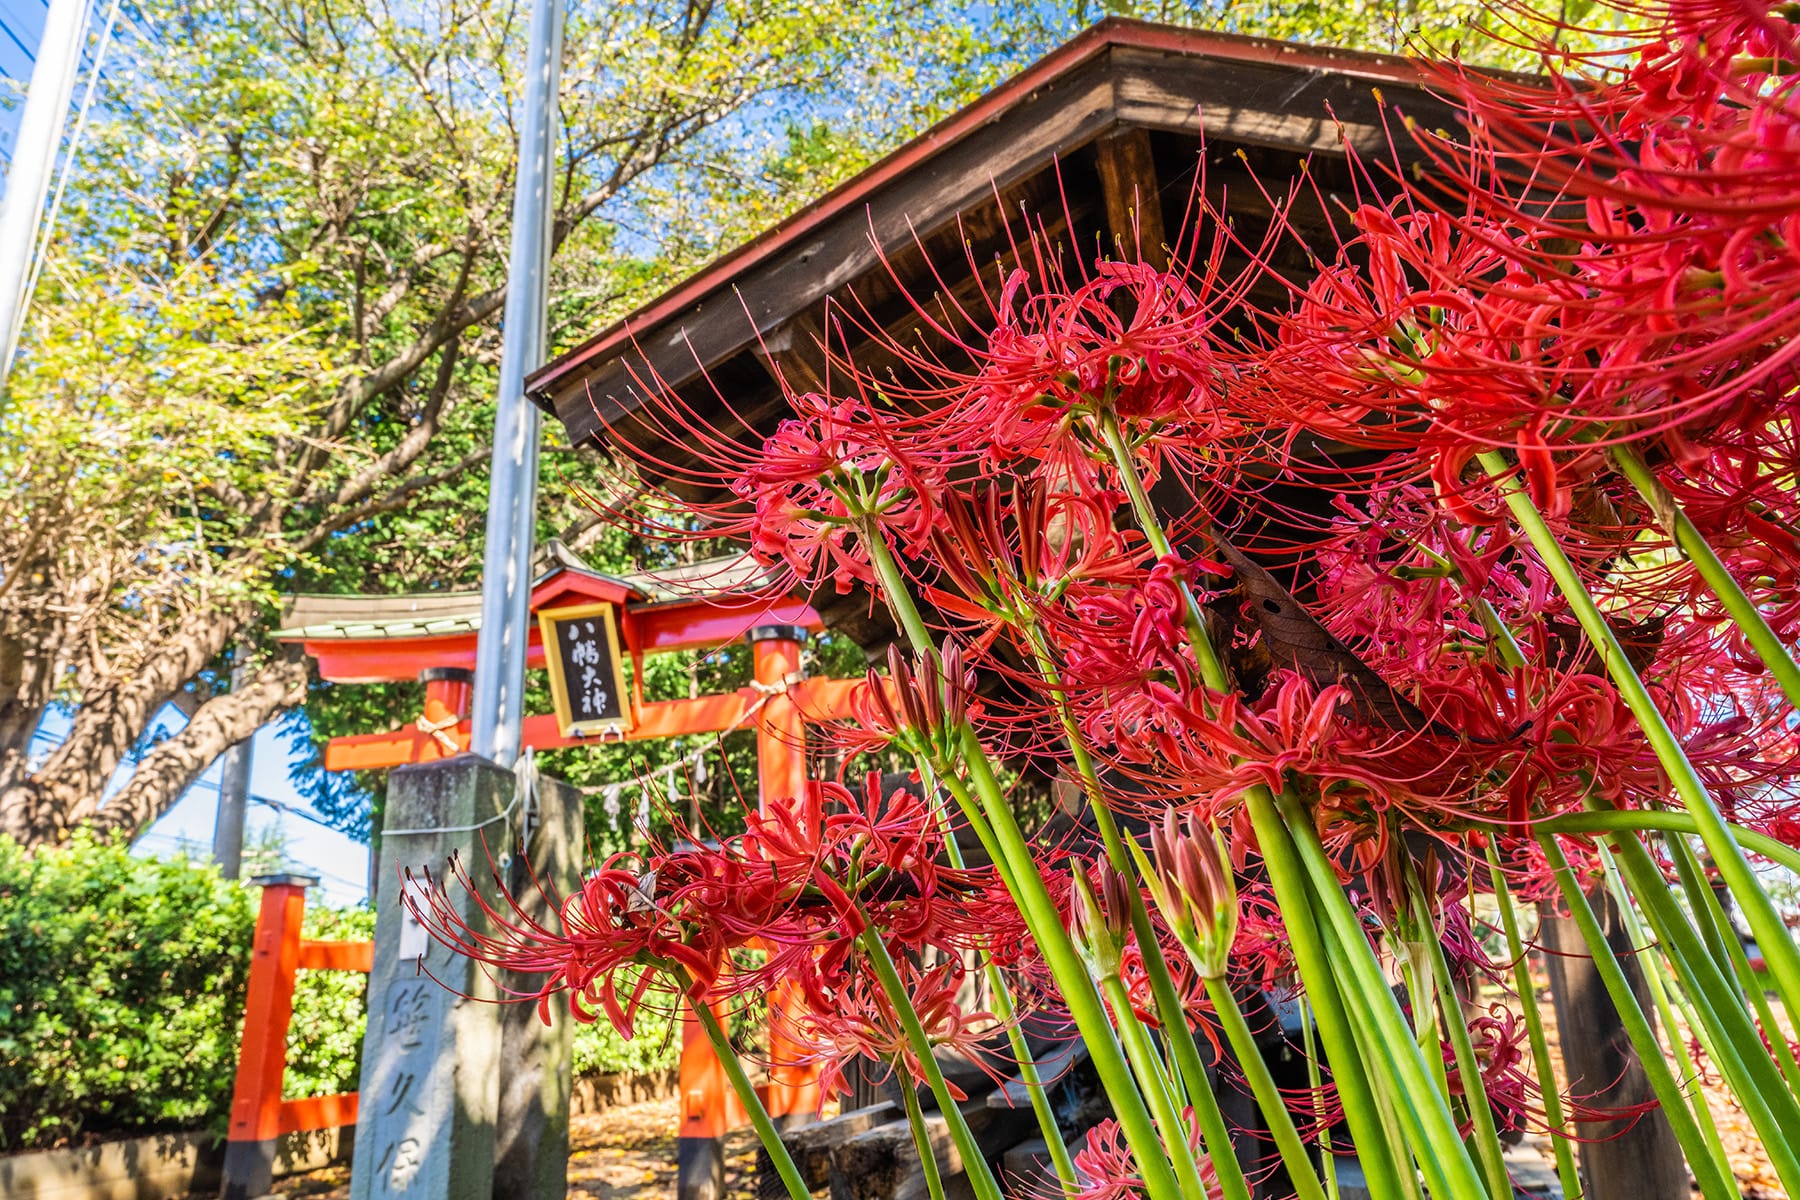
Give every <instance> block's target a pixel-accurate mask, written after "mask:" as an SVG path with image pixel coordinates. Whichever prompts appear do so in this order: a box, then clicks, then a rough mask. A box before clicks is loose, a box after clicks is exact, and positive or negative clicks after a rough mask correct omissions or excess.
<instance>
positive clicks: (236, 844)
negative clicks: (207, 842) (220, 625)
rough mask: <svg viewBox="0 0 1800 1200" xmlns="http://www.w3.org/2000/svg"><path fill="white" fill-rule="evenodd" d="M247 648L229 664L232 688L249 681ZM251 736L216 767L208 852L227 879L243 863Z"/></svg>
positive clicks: (237, 870)
mask: <svg viewBox="0 0 1800 1200" xmlns="http://www.w3.org/2000/svg"><path fill="white" fill-rule="evenodd" d="M247 650H248V647H245V646H239V647H238V648H237V652H236V653H235V654H234V656H233V657H235V658H236V659H237V662H236V663H235V664H234V665H233V666H232V668H231V690H232V691H234V692H235V691H237V690H238V689H239V688H241V687H244V686H245V685H246V684H248V683H249V682H250V664H249V663H248V662H247V661H246V653H247ZM255 739H256V735H255V734H251V735H250V736H249V737H247V738H245V739H244V740H243V741H241V742H237V743H235V744H234V745H233V746H232V747H231V748H230V749H229V750H227V751H225V753H224V754H223V755H222V756H221V757H222V758H223V760H224V761H223V765H222V766H221V767H220V770H219V807H218V810H217V812H216V813H215V814H214V816H213V847H212V854H213V861H214V862H216V863H218V864H219V874H221V875H223V876H224V877H225V878H227V879H236V878H237V877H238V873H239V871H240V869H241V868H242V866H243V861H244V810H245V809H246V808H248V807H249V804H250V755H251V749H250V746H251V743H252V742H253V741H255Z"/></svg>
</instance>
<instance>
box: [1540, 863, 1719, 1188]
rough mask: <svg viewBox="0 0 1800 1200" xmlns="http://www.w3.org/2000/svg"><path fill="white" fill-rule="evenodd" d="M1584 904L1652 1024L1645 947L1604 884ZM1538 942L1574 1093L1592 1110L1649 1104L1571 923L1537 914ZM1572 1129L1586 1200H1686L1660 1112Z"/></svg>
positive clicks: (1631, 1051) (1683, 1171)
mask: <svg viewBox="0 0 1800 1200" xmlns="http://www.w3.org/2000/svg"><path fill="white" fill-rule="evenodd" d="M1588 902H1589V903H1590V904H1592V905H1593V906H1594V914H1595V915H1596V916H1598V917H1599V918H1600V923H1601V926H1602V928H1604V929H1605V930H1606V940H1607V943H1608V944H1609V945H1610V946H1611V947H1612V950H1613V953H1614V954H1615V955H1617V956H1618V959H1619V965H1620V967H1622V968H1623V969H1624V971H1625V978H1626V979H1627V980H1628V981H1629V982H1630V984H1631V990H1632V991H1633V992H1634V993H1635V994H1636V995H1637V998H1638V1003H1639V1005H1640V1006H1641V1007H1642V1008H1643V1009H1644V1012H1645V1015H1646V1016H1648V1017H1649V1018H1650V1021H1651V1024H1652V1025H1653V1026H1654V1024H1655V1021H1656V1017H1655V1012H1654V1010H1653V1009H1652V1008H1651V1007H1650V999H1649V994H1648V992H1647V991H1646V990H1645V986H1644V976H1643V971H1642V970H1641V969H1640V968H1639V966H1638V961H1637V956H1636V953H1635V952H1636V951H1639V950H1641V949H1643V947H1641V946H1633V945H1631V944H1630V939H1629V938H1627V937H1626V935H1625V930H1624V922H1623V921H1621V920H1620V919H1619V911H1618V906H1617V905H1616V904H1615V903H1614V902H1613V898H1612V895H1611V894H1610V893H1609V892H1608V891H1607V890H1606V889H1605V888H1604V887H1600V888H1595V889H1594V890H1593V891H1592V892H1590V893H1589V895H1588ZM1538 943H1539V945H1541V946H1542V947H1543V949H1544V951H1545V954H1544V957H1545V961H1546V963H1547V965H1548V967H1549V973H1550V994H1551V996H1552V998H1553V999H1554V1001H1555V1004H1556V1027H1557V1034H1558V1039H1559V1040H1560V1041H1561V1043H1562V1056H1563V1066H1564V1069H1565V1070H1566V1071H1567V1072H1568V1078H1569V1086H1570V1089H1571V1091H1572V1092H1573V1093H1574V1094H1575V1095H1577V1096H1580V1097H1581V1098H1582V1100H1583V1102H1584V1103H1585V1104H1587V1105H1589V1106H1591V1107H1596V1108H1615V1107H1616V1108H1625V1107H1626V1106H1629V1105H1636V1104H1642V1103H1645V1102H1646V1101H1654V1100H1655V1098H1656V1097H1655V1094H1654V1093H1653V1092H1651V1090H1650V1084H1649V1081H1648V1080H1646V1079H1645V1077H1644V1068H1643V1065H1642V1063H1641V1062H1640V1061H1639V1059H1638V1055H1637V1051H1636V1049H1635V1048H1634V1047H1633V1046H1632V1044H1631V1041H1630V1039H1629V1038H1628V1037H1627V1036H1626V1034H1625V1029H1624V1026H1623V1024H1622V1023H1621V1022H1620V1020H1619V1012H1618V1009H1616V1008H1614V1007H1613V1002H1612V997H1611V996H1609V995H1608V994H1607V991H1606V986H1605V985H1604V984H1603V983H1601V981H1600V973H1599V972H1598V971H1597V970H1595V969H1594V963H1593V958H1592V955H1591V953H1590V952H1589V950H1588V948H1587V944H1586V943H1585V942H1584V941H1583V940H1582V937H1581V933H1580V931H1579V930H1577V929H1576V928H1575V922H1574V921H1573V920H1572V919H1570V918H1568V917H1558V916H1555V915H1554V914H1553V913H1552V912H1551V910H1550V908H1549V906H1548V905H1546V906H1545V907H1544V908H1543V910H1542V911H1541V922H1540V925H1539V933H1538ZM1575 1132H1576V1135H1577V1136H1579V1137H1580V1138H1581V1139H1582V1140H1581V1174H1582V1179H1583V1182H1584V1184H1585V1189H1586V1196H1587V1200H1687V1196H1688V1177H1687V1167H1686V1166H1685V1164H1684V1163H1683V1160H1682V1157H1681V1147H1680V1145H1679V1144H1678V1143H1677V1142H1676V1141H1675V1133H1674V1131H1673V1130H1672V1129H1670V1128H1669V1120H1668V1118H1667V1117H1665V1116H1664V1115H1663V1113H1662V1110H1661V1109H1654V1110H1652V1111H1650V1112H1648V1113H1645V1114H1644V1115H1643V1116H1642V1117H1639V1118H1637V1119H1636V1120H1635V1121H1632V1120H1631V1119H1630V1118H1625V1119H1622V1120H1617V1121H1582V1122H1577V1123H1576V1126H1575Z"/></svg>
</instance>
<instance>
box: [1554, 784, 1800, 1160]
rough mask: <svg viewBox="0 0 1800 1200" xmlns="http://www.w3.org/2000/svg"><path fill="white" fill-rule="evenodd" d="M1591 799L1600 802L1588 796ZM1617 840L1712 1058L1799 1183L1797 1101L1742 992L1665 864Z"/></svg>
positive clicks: (1634, 842) (1629, 841)
mask: <svg viewBox="0 0 1800 1200" xmlns="http://www.w3.org/2000/svg"><path fill="white" fill-rule="evenodd" d="M1589 803H1597V802H1596V801H1594V800H1593V799H1592V798H1590V800H1589ZM1613 843H1614V845H1615V846H1616V847H1617V853H1618V856H1619V863H1620V866H1621V867H1622V868H1623V872H1624V875H1625V878H1626V879H1627V880H1628V881H1629V883H1630V884H1631V891H1632V895H1633V896H1634V897H1635V898H1636V900H1637V902H1638V904H1639V906H1640V907H1641V908H1642V909H1643V912H1644V916H1645V917H1646V918H1648V919H1649V921H1650V927H1651V928H1652V929H1653V930H1655V931H1656V935H1657V937H1658V938H1659V939H1660V941H1661V943H1662V952H1663V954H1664V955H1665V956H1667V958H1668V960H1669V964H1670V966H1671V967H1673V968H1674V969H1675V972H1676V975H1677V978H1679V979H1680V980H1681V983H1682V987H1683V989H1684V990H1685V991H1686V993H1687V997H1688V1000H1689V1002H1690V1003H1691V1004H1692V1005H1693V1007H1694V1012H1695V1014H1696V1016H1698V1018H1699V1020H1700V1022H1701V1025H1702V1027H1704V1028H1705V1029H1707V1031H1708V1032H1709V1033H1710V1034H1711V1036H1712V1039H1713V1044H1712V1052H1713V1062H1714V1064H1715V1065H1716V1066H1717V1067H1718V1068H1719V1072H1720V1074H1722V1075H1723V1076H1724V1077H1725V1079H1726V1080H1727V1082H1729V1083H1730V1085H1731V1088H1732V1091H1733V1093H1734V1094H1735V1095H1736V1098H1737V1101H1738V1103H1739V1104H1741V1105H1742V1106H1743V1108H1744V1113H1745V1115H1746V1116H1748V1117H1749V1118H1750V1122H1751V1124H1752V1125H1754V1126H1755V1127H1756V1130H1757V1133H1758V1134H1759V1135H1760V1136H1761V1137H1762V1139H1763V1144H1764V1149H1765V1150H1766V1151H1767V1152H1768V1155H1769V1162H1770V1165H1771V1166H1773V1167H1774V1169H1775V1174H1776V1176H1777V1177H1778V1178H1779V1179H1780V1180H1781V1182H1782V1187H1783V1188H1784V1189H1786V1190H1788V1191H1789V1192H1790V1193H1792V1192H1794V1191H1795V1190H1796V1189H1797V1188H1800V1154H1797V1153H1796V1151H1795V1147H1794V1145H1793V1142H1792V1140H1791V1139H1792V1138H1793V1136H1794V1133H1795V1131H1797V1130H1800V1104H1796V1102H1795V1100H1794V1097H1793V1094H1792V1093H1790V1092H1789V1091H1788V1090H1787V1082H1786V1080H1784V1079H1783V1078H1782V1077H1781V1073H1780V1071H1778V1070H1776V1068H1775V1063H1774V1060H1773V1059H1771V1058H1770V1057H1769V1052H1768V1050H1767V1048H1766V1047H1764V1045H1763V1041H1762V1036H1761V1034H1760V1033H1758V1031H1757V1029H1756V1024H1755V1022H1754V1021H1752V1020H1751V1019H1750V1012H1749V1010H1748V1009H1747V1008H1746V1007H1745V1006H1744V1000H1743V996H1742V995H1740V994H1739V993H1738V991H1737V989H1736V987H1735V985H1734V983H1733V982H1732V981H1731V980H1729V979H1727V978H1726V977H1725V975H1724V973H1723V972H1722V971H1721V970H1720V969H1719V964H1718V963H1717V962H1715V961H1714V960H1713V958H1712V955H1711V954H1709V953H1708V952H1707V950H1706V947H1705V945H1704V944H1703V943H1702V942H1701V941H1700V936H1699V935H1698V934H1697V933H1695V932H1694V927H1693V926H1692V925H1691V924H1689V922H1688V919H1687V914H1685V913H1684V912H1682V911H1681V908H1680V906H1679V905H1677V904H1676V903H1675V897H1674V895H1673V894H1672V893H1671V892H1670V891H1669V886H1668V882H1667V880H1666V879H1665V878H1664V876H1663V872H1662V867H1661V866H1660V865H1659V864H1658V863H1657V862H1656V860H1655V859H1653V858H1651V856H1650V852H1649V851H1648V850H1647V849H1645V847H1644V844H1643V843H1642V842H1641V841H1639V840H1638V838H1637V836H1636V835H1635V834H1631V835H1623V836H1619V835H1615V836H1614V838H1613Z"/></svg>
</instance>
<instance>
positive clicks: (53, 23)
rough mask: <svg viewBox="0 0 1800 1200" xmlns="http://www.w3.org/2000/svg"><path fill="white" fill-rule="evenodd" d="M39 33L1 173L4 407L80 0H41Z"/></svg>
mask: <svg viewBox="0 0 1800 1200" xmlns="http://www.w3.org/2000/svg"><path fill="white" fill-rule="evenodd" d="M49 2H50V11H49V12H48V13H46V14H44V36H43V37H42V38H41V39H40V40H39V41H38V50H37V65H36V66H34V67H33V68H32V70H31V90H30V91H28V92H27V93H26V94H25V111H24V113H23V114H22V115H21V116H20V118H19V140H18V141H17V142H15V143H14V144H13V156H12V166H11V167H10V168H9V169H8V170H7V174H6V198H5V200H4V201H0V408H4V407H5V400H4V394H5V393H4V388H5V385H6V376H7V375H8V374H9V373H10V372H11V371H12V360H13V350H14V348H15V347H16V346H17V344H18V338H19V327H20V325H21V324H23V318H24V316H25V314H24V311H23V309H24V306H25V301H26V296H25V280H26V277H27V276H28V275H29V274H30V273H31V258H32V255H33V254H34V253H35V252H36V250H37V243H38V224H39V222H40V221H41V220H42V218H43V214H44V198H45V197H46V196H47V195H48V194H49V191H50V175H51V172H52V170H53V169H54V168H55V166H56V158H57V153H58V151H59V150H60V149H61V147H62V136H63V125H64V124H65V123H66V122H67V120H68V117H69V97H70V96H71V95H72V94H73V93H74V90H75V73H76V71H77V70H78V69H79V68H80V66H81V47H82V43H83V42H85V41H86V40H87V13H88V6H87V0H49Z"/></svg>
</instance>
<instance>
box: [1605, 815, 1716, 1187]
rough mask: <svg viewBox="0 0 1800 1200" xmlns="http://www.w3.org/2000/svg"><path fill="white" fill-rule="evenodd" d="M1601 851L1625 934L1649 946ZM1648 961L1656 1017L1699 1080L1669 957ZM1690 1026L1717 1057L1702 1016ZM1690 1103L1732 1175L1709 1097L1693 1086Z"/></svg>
mask: <svg viewBox="0 0 1800 1200" xmlns="http://www.w3.org/2000/svg"><path fill="white" fill-rule="evenodd" d="M1595 849H1596V850H1597V851H1598V852H1599V855H1600V865H1601V868H1602V869H1603V870H1604V871H1605V872H1606V887H1607V890H1608V891H1610V892H1611V893H1612V896H1613V903H1615V904H1617V905H1618V906H1619V918H1620V920H1621V921H1622V922H1623V923H1624V926H1625V936H1626V937H1627V938H1628V939H1629V940H1630V942H1631V944H1632V945H1633V946H1649V945H1650V944H1651V942H1650V933H1649V931H1648V930H1646V929H1645V928H1644V923H1643V921H1642V920H1641V919H1639V917H1638V914H1637V907H1636V906H1635V905H1634V904H1632V902H1631V897H1630V895H1629V894H1628V893H1627V891H1626V888H1625V881H1624V879H1623V878H1622V877H1621V875H1620V873H1619V865H1618V863H1616V862H1614V861H1613V857H1612V855H1611V854H1609V853H1608V852H1607V850H1606V847H1605V846H1602V845H1596V846H1595ZM1644 957H1645V958H1647V959H1649V965H1648V966H1647V967H1646V968H1645V970H1644V986H1645V988H1646V989H1647V990H1648V991H1649V993H1650V1000H1651V1003H1653V1004H1654V1005H1655V1006H1656V1019H1657V1021H1658V1022H1659V1023H1660V1024H1661V1026H1662V1029H1663V1031H1664V1034H1665V1039H1666V1040H1667V1042H1668V1044H1669V1049H1670V1050H1671V1051H1672V1052H1673V1055H1674V1058H1675V1061H1676V1062H1677V1063H1678V1064H1680V1066H1681V1078H1682V1079H1683V1080H1684V1081H1685V1080H1690V1079H1691V1080H1698V1079H1699V1077H1700V1075H1699V1072H1698V1071H1696V1070H1695V1069H1694V1059H1693V1056H1692V1055H1691V1054H1689V1053H1688V1048H1687V1039H1685V1038H1683V1037H1682V1036H1681V1032H1680V1026H1678V1025H1677V1024H1676V1023H1675V1006H1674V1005H1673V1004H1672V1003H1671V1002H1670V999H1669V986H1670V985H1671V984H1673V983H1674V977H1673V975H1672V974H1671V973H1670V971H1669V964H1668V961H1667V960H1666V959H1665V958H1663V956H1662V955H1660V954H1648V955H1645V956H1644ZM1688 1016H1689V1020H1688V1027H1689V1028H1690V1029H1692V1030H1693V1031H1694V1033H1695V1036H1697V1037H1699V1038H1700V1039H1701V1043H1702V1045H1703V1047H1704V1048H1705V1050H1706V1053H1707V1054H1708V1055H1711V1056H1712V1057H1714V1058H1715V1059H1716V1058H1717V1057H1718V1055H1717V1053H1716V1052H1715V1051H1714V1049H1713V1044H1712V1036H1711V1034H1710V1033H1709V1032H1708V1031H1707V1029H1706V1028H1705V1026H1703V1025H1701V1024H1700V1022H1699V1019H1698V1018H1697V1017H1694V1016H1693V1015H1692V1014H1691V1012H1690V1013H1689V1014H1688ZM1688 1104H1689V1107H1691V1108H1692V1109H1693V1110H1694V1124H1696V1125H1698V1126H1699V1127H1700V1133H1701V1135H1702V1136H1703V1137H1705V1138H1706V1144H1707V1146H1709V1147H1710V1148H1711V1149H1712V1153H1713V1158H1714V1160H1715V1161H1717V1163H1718V1164H1719V1170H1720V1171H1721V1172H1722V1173H1723V1174H1725V1175H1726V1176H1730V1175H1731V1158H1730V1156H1729V1155H1727V1154H1726V1153H1725V1143H1724V1141H1723V1139H1721V1138H1720V1137H1719V1127H1718V1125H1717V1123H1716V1122H1714V1121H1713V1119H1712V1109H1710V1108H1708V1107H1707V1104H1706V1097H1705V1096H1704V1095H1702V1094H1700V1093H1699V1091H1698V1089H1694V1090H1693V1092H1692V1094H1690V1095H1689V1097H1688Z"/></svg>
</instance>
